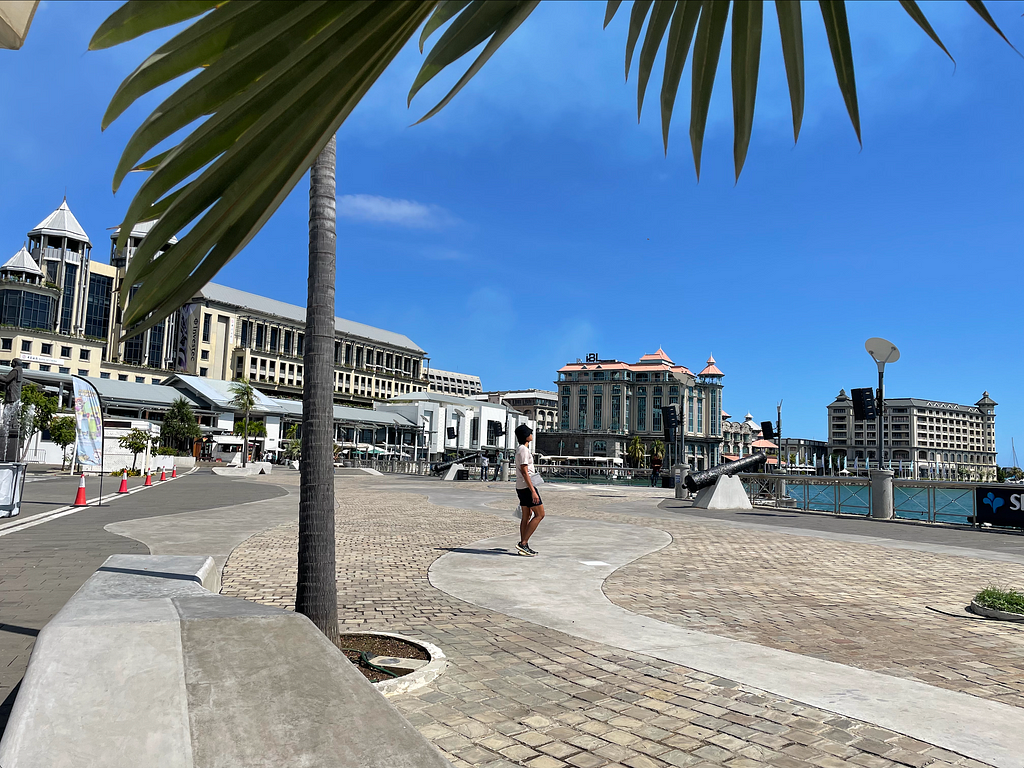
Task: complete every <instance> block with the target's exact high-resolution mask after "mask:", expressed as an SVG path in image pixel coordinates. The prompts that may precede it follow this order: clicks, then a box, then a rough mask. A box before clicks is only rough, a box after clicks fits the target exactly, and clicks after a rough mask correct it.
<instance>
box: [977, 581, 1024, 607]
mask: <svg viewBox="0 0 1024 768" xmlns="http://www.w3.org/2000/svg"><path fill="white" fill-rule="evenodd" d="M974 602H976V603H977V604H978V605H981V606H984V607H985V608H991V609H993V610H996V611H1006V612H1007V613H1024V594H1022V593H1020V592H1018V591H1017V590H1015V589H998V588H997V587H986V588H985V589H983V590H981V592H979V593H978V594H977V595H975V596H974Z"/></svg>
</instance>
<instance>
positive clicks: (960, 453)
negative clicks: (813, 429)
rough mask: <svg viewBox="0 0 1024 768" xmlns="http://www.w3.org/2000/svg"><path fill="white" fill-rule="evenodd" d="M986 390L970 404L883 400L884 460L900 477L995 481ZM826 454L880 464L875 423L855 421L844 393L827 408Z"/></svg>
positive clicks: (991, 405)
mask: <svg viewBox="0 0 1024 768" xmlns="http://www.w3.org/2000/svg"><path fill="white" fill-rule="evenodd" d="M996 405H998V403H996V402H995V401H994V400H993V399H992V398H991V397H989V394H988V392H985V393H984V394H983V395H982V396H981V399H980V400H978V402H976V403H975V404H974V405H960V404H957V403H946V402H941V401H937V400H926V399H923V398H914V397H907V398H886V400H885V420H884V421H883V424H882V427H883V434H882V439H883V446H882V456H881V459H882V462H883V463H884V464H885V465H886V466H887V467H888V465H889V463H890V462H891V463H892V465H893V468H896V467H898V466H899V462H903V466H904V467H905V468H906V471H905V472H904V474H908V472H909V474H910V476H912V477H915V478H928V477H930V476H935V475H937V474H938V475H941V476H943V477H965V479H966V478H971V479H981V480H985V479H989V478H992V479H994V478H995V474H996V423H995V422H996V414H995V407H996ZM827 410H828V445H829V451H830V452H831V453H832V454H833V455H835V456H839V457H840V458H843V457H845V458H846V461H847V466H848V467H851V468H852V467H853V465H854V462H855V461H857V463H858V465H859V466H862V467H863V466H864V464H865V461H867V460H870V462H871V463H872V465H874V464H875V463H876V462H877V460H878V456H877V453H878V423H877V420H876V419H874V420H870V421H857V420H855V419H854V414H853V402H852V401H851V400H850V398H849V396H848V395H847V394H846V391H845V390H840V391H839V395H838V396H837V397H836V399H835V400H834V401H832V403H830V404H829V405H828V409H827Z"/></svg>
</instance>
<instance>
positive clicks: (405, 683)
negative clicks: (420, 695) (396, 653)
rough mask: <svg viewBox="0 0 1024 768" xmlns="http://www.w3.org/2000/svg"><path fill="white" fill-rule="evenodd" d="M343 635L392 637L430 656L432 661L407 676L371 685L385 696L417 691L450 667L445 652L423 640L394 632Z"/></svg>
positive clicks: (349, 633) (347, 633) (348, 633)
mask: <svg viewBox="0 0 1024 768" xmlns="http://www.w3.org/2000/svg"><path fill="white" fill-rule="evenodd" d="M343 634H346V635H377V636H379V637H391V638H394V639H395V640H402V641H403V642H406V643H409V644H411V645H415V646H416V647H417V648H420V649H421V650H423V651H424V652H425V653H426V654H427V655H428V656H430V661H428V662H427V663H426V664H424V665H423V666H422V667H420V668H419V669H416V670H414V671H412V672H410V673H409V674H407V675H402V676H401V677H395V678H392V679H390V680H381V681H380V682H377V683H371V685H373V687H374V688H376V689H377V690H378V691H380V692H381V693H383V694H384V695H385V696H397V695H399V694H401V693H408V692H409V691H415V690H416V689H417V688H422V687H423V686H425V685H427V684H429V683H431V682H433V681H434V680H436V679H437V677H438V675H440V674H441V673H442V672H444V670H445V668H446V667H447V666H448V657H447V656H445V655H444V651H442V650H441V649H440V648H438V647H437V646H436V645H434V644H433V643H428V642H427V641H426V640H421V639H420V638H418V637H409V636H408V635H398V634H395V633H394V632H344V633H343Z"/></svg>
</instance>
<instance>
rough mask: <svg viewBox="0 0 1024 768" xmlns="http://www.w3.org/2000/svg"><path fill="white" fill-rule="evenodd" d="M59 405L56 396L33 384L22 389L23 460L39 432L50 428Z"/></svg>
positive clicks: (21, 433)
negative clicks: (29, 445) (30, 443)
mask: <svg viewBox="0 0 1024 768" xmlns="http://www.w3.org/2000/svg"><path fill="white" fill-rule="evenodd" d="M58 407H59V404H58V402H57V397H56V395H48V394H46V393H45V392H44V391H43V390H42V389H40V388H39V387H38V386H36V385H35V384H32V383H28V384H25V385H24V386H23V387H22V388H21V413H20V414H19V418H20V419H21V427H20V431H19V434H20V435H21V445H22V455H21V457H22V459H24V458H25V453H26V452H27V451H28V444H29V442H30V441H31V440H32V438H33V437H34V436H35V435H36V433H37V432H42V431H43V430H44V429H49V428H50V420H51V419H52V418H53V414H55V413H56V412H57V408H58Z"/></svg>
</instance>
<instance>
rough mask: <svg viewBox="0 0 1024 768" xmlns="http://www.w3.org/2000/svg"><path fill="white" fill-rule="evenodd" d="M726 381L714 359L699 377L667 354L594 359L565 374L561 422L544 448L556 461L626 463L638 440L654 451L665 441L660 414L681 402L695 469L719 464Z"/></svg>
mask: <svg viewBox="0 0 1024 768" xmlns="http://www.w3.org/2000/svg"><path fill="white" fill-rule="evenodd" d="M724 375H725V374H723V373H722V371H721V370H719V368H718V366H717V365H716V364H715V359H714V358H713V357H709V358H708V361H707V363H706V364H705V366H704V368H703V369H702V370H701V371H700V373H697V374H694V373H693V372H692V371H691V370H690V369H689V368H687V367H686V366H684V365H677V364H676V363H674V362H673V361H672V359H671V358H670V357H669V356H668V355H667V354H666V353H665V351H664V350H662V349H660V348H659V349H658V351H657V352H653V353H651V354H647V355H644V356H643V357H641V358H640V359H639V360H638V361H637V362H635V363H625V362H622V361H620V360H616V359H603V358H601V357H600V356H599V355H597V354H596V353H594V354H589V355H587V357H586V360H580V359H577V360H576V362H575V363H568V364H566V365H564V366H563V367H561V368H559V369H558V378H557V380H556V381H555V384H556V386H557V393H558V409H559V410H558V422H557V425H556V427H555V429H553V430H550V431H547V432H543V433H541V434H540V435H538V437H537V450H538V451H539V452H541V453H542V454H544V455H549V456H605V457H610V458H625V457H626V446H627V444H628V443H629V441H630V440H631V439H632V438H633V437H636V436H638V437H639V438H640V439H641V441H643V442H644V443H645V444H647V445H649V444H650V443H653V442H654V441H655V440H662V441H664V440H665V428H664V425H663V424H662V411H661V409H662V406H666V405H670V404H673V403H676V404H678V405H679V410H680V413H679V419H680V423H681V428H682V430H683V434H684V438H685V446H686V447H685V450H686V456H687V461H688V462H689V464H690V466H692V467H693V468H694V469H698V470H700V469H708V468H710V467H713V466H716V465H717V464H719V463H721V449H722V388H723V384H722V378H723V376H724Z"/></svg>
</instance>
